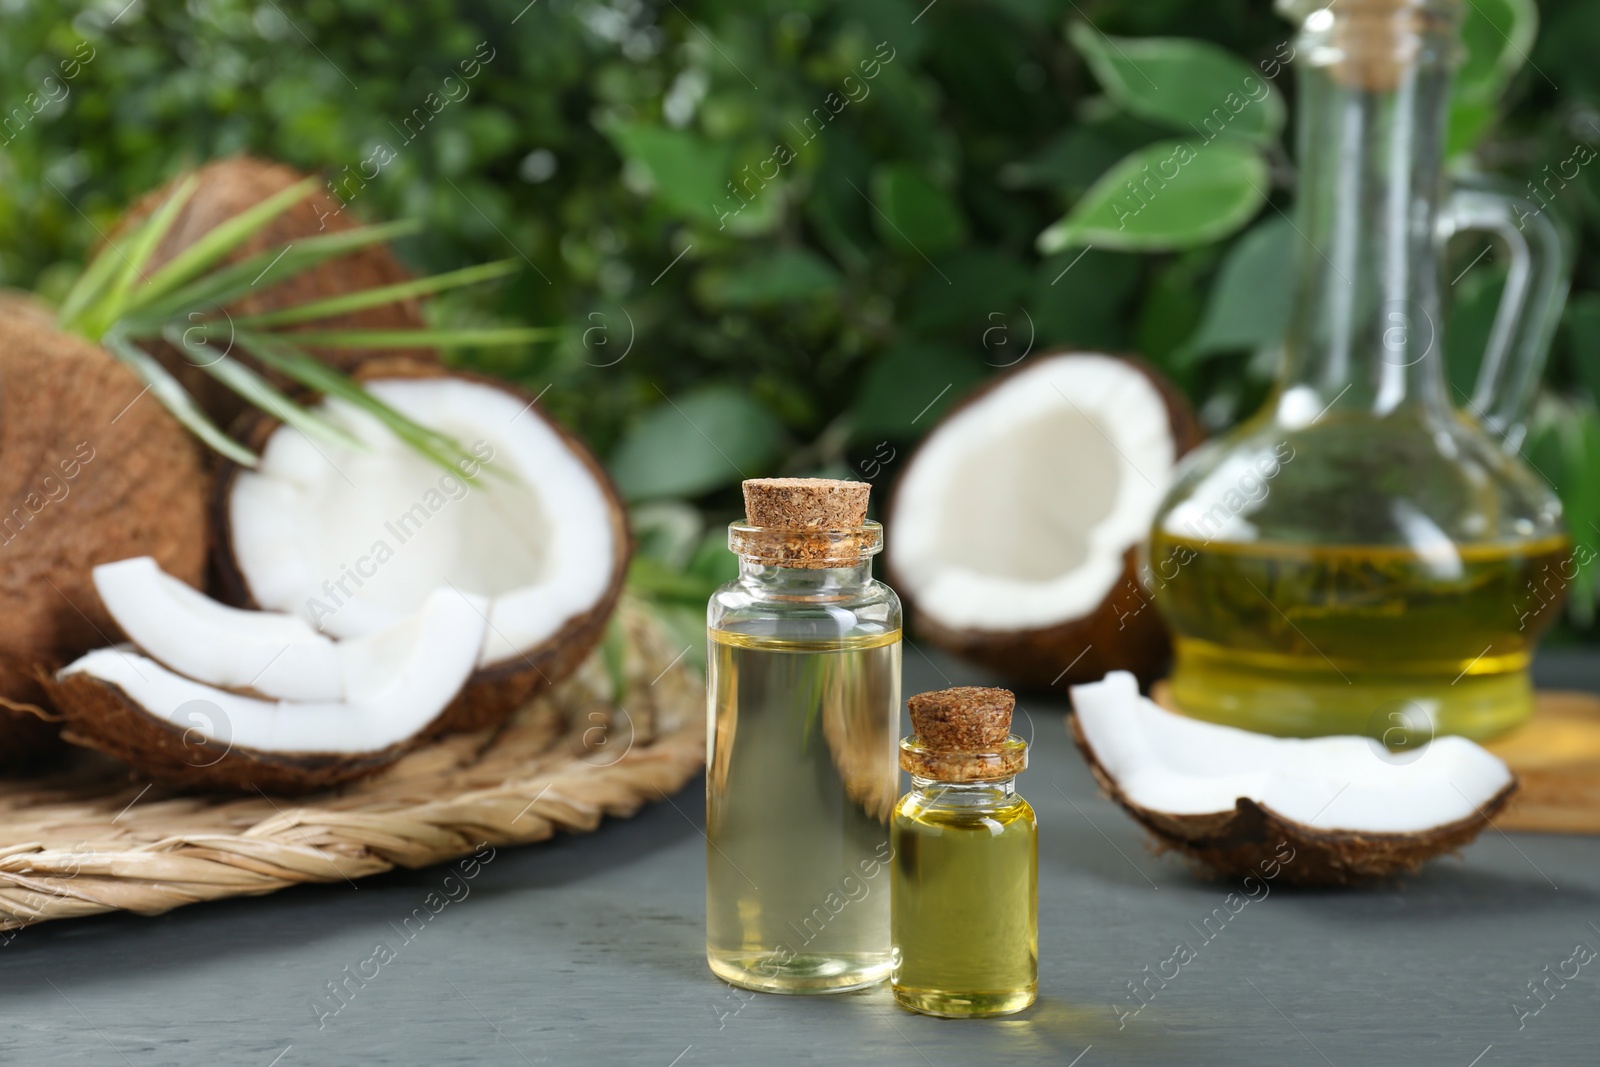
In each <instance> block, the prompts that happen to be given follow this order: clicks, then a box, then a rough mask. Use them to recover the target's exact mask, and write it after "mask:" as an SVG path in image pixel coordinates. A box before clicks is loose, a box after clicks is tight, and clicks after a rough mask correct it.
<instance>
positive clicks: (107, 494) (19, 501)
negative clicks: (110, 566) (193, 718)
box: [0, 311, 207, 765]
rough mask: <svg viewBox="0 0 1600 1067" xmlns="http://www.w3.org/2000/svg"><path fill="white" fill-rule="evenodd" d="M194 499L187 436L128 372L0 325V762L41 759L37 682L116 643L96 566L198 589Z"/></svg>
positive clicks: (56, 335)
mask: <svg viewBox="0 0 1600 1067" xmlns="http://www.w3.org/2000/svg"><path fill="white" fill-rule="evenodd" d="M205 499H206V484H205V476H204V474H203V472H202V471H201V467H200V461H199V457H198V454H197V450H196V448H195V446H194V444H193V442H192V441H191V440H190V438H189V434H188V433H187V431H185V430H184V429H183V428H182V427H181V426H180V425H179V424H178V423H177V422H176V421H175V420H174V419H173V418H172V417H171V416H170V415H168V414H167V412H166V410H165V409H164V408H162V406H161V405H160V404H159V403H158V402H157V401H156V399H155V398H154V397H152V396H148V395H146V390H145V387H144V384H143V383H142V382H141V381H139V379H138V378H137V377H136V376H135V375H134V373H133V372H132V371H130V370H129V369H127V368H126V367H124V366H123V365H122V364H120V363H118V362H117V361H116V360H114V359H112V358H111V357H110V356H109V355H108V354H106V353H105V352H104V351H102V350H101V349H99V348H98V347H96V346H94V345H92V344H90V343H89V342H87V341H85V340H83V339H82V338H79V337H76V336H73V335H70V334H65V333H61V332H59V331H57V330H55V329H54V328H53V327H52V326H50V325H49V324H48V323H46V322H44V321H42V320H41V319H40V318H39V317H38V316H36V315H33V314H29V313H27V312H26V311H24V312H22V313H20V314H18V313H4V312H0V705H3V707H4V708H5V710H4V711H0V762H4V763H9V764H13V765H15V764H17V763H19V762H21V763H22V764H24V765H26V764H28V763H31V762H33V761H36V760H38V759H40V758H42V757H43V756H44V755H45V754H46V753H47V751H48V749H49V747H50V745H51V742H52V739H53V736H54V734H55V728H54V727H53V726H50V725H47V724H46V723H44V722H43V721H42V720H41V718H40V717H39V716H40V715H42V714H43V713H44V712H43V709H44V708H45V707H47V706H48V701H47V698H46V696H45V693H44V690H43V688H42V687H41V685H40V682H39V675H40V674H41V673H43V672H49V671H52V670H54V669H56V668H57V667H60V666H62V665H63V664H65V663H67V662H69V661H70V660H72V659H75V658H76V657H78V656H80V655H82V654H83V653H84V652H87V651H89V650H90V649H92V648H99V647H101V646H104V645H107V644H110V643H112V642H114V641H116V640H117V639H118V637H119V635H120V632H119V631H118V629H117V626H116V624H115V623H114V622H113V621H112V620H111V617H110V615H109V614H108V613H107V612H106V610H105V608H104V607H103V606H102V605H101V603H100V598H99V596H98V595H97V594H96V593H95V589H94V581H93V575H92V570H93V568H94V567H95V566H96V565H97V564H100V563H110V562H113V561H115V560H120V559H126V558H128V557H130V556H143V555H149V556H154V557H155V559H156V561H157V562H158V563H160V565H161V566H162V568H163V569H165V570H166V571H167V572H168V573H169V574H172V575H175V576H177V577H179V578H182V579H183V580H185V581H187V582H190V583H194V584H198V583H199V582H200V580H201V577H202V575H203V573H204V569H205V560H206V551H207V527H206V514H205ZM19 709H24V710H19Z"/></svg>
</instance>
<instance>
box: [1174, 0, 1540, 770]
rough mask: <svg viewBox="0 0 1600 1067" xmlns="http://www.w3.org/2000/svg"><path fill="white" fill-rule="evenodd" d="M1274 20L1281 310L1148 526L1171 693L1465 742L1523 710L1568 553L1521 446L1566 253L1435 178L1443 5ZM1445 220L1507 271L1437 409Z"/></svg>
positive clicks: (1492, 199)
mask: <svg viewBox="0 0 1600 1067" xmlns="http://www.w3.org/2000/svg"><path fill="white" fill-rule="evenodd" d="M1279 7H1280V10H1282V11H1284V12H1285V13H1287V14H1289V15H1291V16H1292V17H1295V18H1296V19H1297V20H1299V22H1300V32H1299V34H1298V36H1297V38H1296V40H1295V49H1296V58H1295V64H1296V66H1297V68H1298V72H1299V81H1298V86H1299V91H1300V99H1299V125H1298V134H1299V137H1298V149H1297V154H1298V158H1299V164H1300V174H1299V188H1298V197H1297V200H1296V204H1295V213H1294V218H1293V220H1292V221H1293V223H1294V226H1295V229H1296V231H1297V232H1298V233H1299V236H1300V237H1301V238H1302V239H1303V240H1301V241H1298V242H1297V250H1296V252H1297V263H1298V265H1297V269H1296V275H1295V278H1294V296H1293V305H1292V307H1293V310H1292V316H1291V320H1290V326H1289V330H1288V334H1287V336H1286V337H1285V339H1284V354H1283V363H1282V367H1281V370H1280V372H1279V376H1278V380H1277V383H1276V385H1275V387H1274V388H1273V390H1272V392H1271V394H1270V395H1269V397H1268V399H1267V401H1266V403H1265V404H1264V406H1263V407H1262V409H1261V410H1260V411H1259V412H1257V413H1256V414H1255V415H1254V416H1253V417H1251V418H1250V419H1249V420H1247V421H1246V422H1244V423H1243V424H1241V425H1240V426H1238V427H1236V428H1235V429H1233V430H1232V431H1231V432H1229V433H1227V434H1226V435H1224V436H1222V437H1219V438H1217V439H1216V440H1213V441H1211V442H1209V443H1208V444H1206V445H1205V446H1203V447H1202V448H1201V449H1199V450H1197V451H1196V452H1194V453H1192V454H1191V455H1190V456H1189V457H1188V458H1187V460H1186V462H1185V464H1184V466H1183V467H1182V468H1181V469H1180V470H1179V471H1178V473H1177V476H1176V480H1175V484H1174V486H1173V488H1172V490H1171V492H1170V493H1169V494H1168V496H1167V498H1166V500H1165V502H1164V503H1163V505H1162V507H1161V510H1160V512H1159V513H1158V515H1157V517H1156V520H1155V524H1154V529H1153V531H1152V535H1151V539H1150V544H1149V548H1148V552H1149V554H1150V561H1149V562H1150V564H1151V569H1150V570H1148V571H1146V572H1145V573H1146V574H1147V575H1160V576H1161V578H1160V580H1159V581H1157V582H1155V583H1154V584H1155V586H1156V587H1155V588H1153V589H1152V591H1151V592H1152V596H1153V598H1154V600H1155V602H1156V604H1157V606H1158V608H1159V610H1160V611H1161V614H1162V616H1163V617H1164V618H1165V619H1166V621H1167V623H1168V625H1169V626H1170V627H1171V628H1172V630H1173V633H1174V638H1175V642H1174V643H1175V655H1176V660H1175V664H1174V671H1173V676H1172V680H1171V697H1172V699H1173V700H1174V702H1175V703H1176V704H1178V706H1180V707H1181V708H1182V709H1183V710H1184V711H1185V712H1187V713H1189V714H1192V715H1195V716H1197V717H1200V718H1203V719H1209V720H1211V721H1215V722H1223V723H1228V724H1231V725H1236V726H1242V727H1245V728H1247V729H1252V730H1259V731H1264V732H1269V733H1276V734H1281V735H1290V736H1312V735H1319V734H1333V733H1364V734H1368V735H1371V736H1376V737H1381V738H1383V739H1384V740H1385V741H1386V742H1388V743H1390V744H1396V743H1405V742H1408V741H1413V740H1415V739H1417V738H1418V737H1422V738H1426V737H1431V736H1433V735H1434V734H1436V733H1456V734H1464V735H1466V736H1468V737H1474V738H1481V737H1488V736H1491V735H1493V734H1495V733H1498V732H1500V731H1502V730H1504V729H1506V728H1508V727H1510V726H1512V725H1515V724H1516V723H1518V722H1520V721H1522V720H1523V719H1524V718H1526V716H1527V715H1528V714H1529V713H1530V712H1531V710H1532V689H1531V685H1530V682H1529V677H1528V669H1527V668H1528V663H1529V659H1530V657H1531V655H1532V651H1533V646H1534V644H1535V642H1536V640H1537V637H1538V635H1539V634H1540V633H1541V632H1542V631H1543V629H1544V628H1545V627H1547V626H1548V625H1549V623H1550V622H1551V621H1552V618H1553V614H1554V607H1555V604H1556V601H1557V598H1550V600H1549V602H1548V605H1547V606H1546V601H1545V600H1543V599H1534V598H1532V597H1531V596H1530V589H1532V588H1533V585H1532V583H1533V582H1535V581H1536V580H1542V579H1543V578H1544V577H1545V576H1546V575H1547V573H1548V571H1549V569H1550V568H1555V567H1559V565H1560V563H1561V561H1562V560H1563V559H1564V558H1565V556H1566V555H1567V553H1568V552H1569V543H1568V540H1567V537H1566V534H1565V532H1564V530H1563V527H1562V522H1561V504H1560V502H1559V500H1558V499H1557V498H1556V496H1555V494H1554V493H1553V492H1552V491H1551V490H1550V488H1549V487H1548V486H1547V485H1546V484H1545V483H1544V482H1543V481H1542V480H1541V479H1540V478H1539V476H1538V475H1536V474H1535V473H1534V472H1533V471H1531V470H1530V469H1529V467H1528V466H1527V464H1526V463H1525V462H1524V461H1523V460H1522V459H1521V458H1520V456H1519V454H1518V448H1519V446H1520V444H1521V441H1522V435H1523V428H1522V426H1521V424H1520V418H1521V412H1522V410H1523V408H1524V405H1525V403H1526V401H1527V399H1528V397H1529V395H1530V394H1531V392H1532V391H1533V390H1534V388H1535V387H1536V386H1537V383H1538V381H1539V374H1540V369H1541V366H1542V363H1543V358H1544V353H1545V350H1546V348H1547V347H1548V343H1549V338H1550V334H1551V331H1552V330H1553V329H1554V326H1555V323H1556V318H1557V316H1558V315H1559V312H1560V309H1561V305H1562V302H1563V300H1564V299H1565V295H1566V275H1567V271H1568V263H1567V258H1568V257H1567V249H1566V244H1565V239H1564V236H1563V233H1562V231H1561V229H1560V227H1559V226H1558V225H1557V224H1556V223H1555V222H1554V221H1553V220H1552V219H1551V218H1550V216H1549V215H1548V214H1546V213H1543V212H1541V211H1540V209H1539V206H1538V205H1536V204H1533V203H1531V202H1525V201H1520V200H1518V199H1516V198H1514V197H1507V196H1504V195H1501V194H1499V193H1496V192H1493V191H1490V190H1487V189H1484V188H1468V187H1457V188H1450V187H1448V186H1447V185H1446V181H1445V177H1444V174H1443V167H1442V164H1443V150H1444V134H1445V122H1446V118H1447V112H1448V107H1449V87H1450V75H1451V69H1452V67H1453V66H1454V63H1455V60H1456V58H1457V54H1458V50H1459V45H1458V43H1457V39H1456V38H1457V21H1458V18H1459V14H1460V7H1459V4H1458V3H1457V2H1456V0H1337V2H1335V3H1332V4H1328V5H1325V4H1313V3H1307V2H1304V0H1301V2H1285V0H1279ZM1465 230H1482V231H1487V232H1489V233H1492V234H1495V235H1497V236H1498V237H1500V238H1501V239H1502V241H1503V242H1504V244H1505V246H1506V248H1507V249H1508V251H1509V255H1510V268H1509V274H1508V280H1507V283H1506V288H1505V293H1504V296H1503V297H1502V301H1501V306H1500V310H1499V314H1498V317H1497V318H1496V320H1495V323H1494V327H1493V330H1492V332H1491V336H1490V340H1489V343H1488V348H1487V351H1486V352H1485V354H1484V359H1483V363H1482V371H1481V374H1480V379H1479V381H1478V384H1477V387H1476V389H1475V392H1474V393H1473V395H1471V396H1466V395H1455V396H1452V395H1451V392H1450V390H1449V387H1448V386H1447V384H1446V376H1445V373H1444V360H1443V352H1444V350H1443V343H1444V340H1445V339H1444V338H1443V336H1442V334H1441V330H1442V326H1443V316H1442V315H1441V313H1440V290H1441V284H1440V274H1439V261H1440V258H1441V252H1442V250H1443V246H1444V243H1445V241H1446V240H1447V239H1448V238H1449V237H1450V236H1451V235H1452V234H1454V233H1457V232H1462V231H1465ZM1169 575H1170V577H1168V576H1169ZM1530 604H1532V605H1535V606H1539V608H1540V610H1537V611H1533V610H1530Z"/></svg>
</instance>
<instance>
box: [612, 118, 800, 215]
mask: <svg viewBox="0 0 1600 1067" xmlns="http://www.w3.org/2000/svg"><path fill="white" fill-rule="evenodd" d="M605 133H606V136H608V137H610V138H611V142H612V144H614V145H615V146H616V148H617V151H618V152H620V153H622V155H623V156H625V157H626V158H627V159H629V160H631V161H632V162H634V163H635V164H637V165H639V166H642V167H643V168H644V169H645V170H646V171H648V172H649V175H650V177H651V179H652V180H653V181H654V183H655V186H656V190H657V192H658V193H659V194H660V197H661V199H662V200H663V201H664V202H665V203H666V204H667V205H668V206H669V207H672V208H675V209H676V210H677V211H678V212H680V213H682V214H685V215H690V216H692V217H694V218H697V219H700V220H702V221H706V222H716V221H717V220H718V218H719V217H720V216H721V215H722V214H723V213H728V212H734V211H738V210H739V209H740V207H741V206H742V204H743V201H741V200H739V199H737V198H736V197H735V194H734V193H732V192H730V191H729V189H728V184H729V183H730V182H731V181H733V178H734V175H733V148H732V146H731V145H730V144H728V143H727V142H725V141H716V142H712V141H707V140H705V139H704V138H702V137H699V136H697V135H696V134H693V133H690V132H689V131H688V130H674V129H669V128H667V127H665V126H650V125H646V124H644V123H632V124H629V123H620V122H618V123H611V124H609V125H607V126H606V128H605ZM775 192H776V191H773V195H775ZM758 195H759V194H758Z"/></svg>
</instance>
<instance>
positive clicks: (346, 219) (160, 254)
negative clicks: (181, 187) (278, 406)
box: [113, 156, 433, 426]
mask: <svg viewBox="0 0 1600 1067" xmlns="http://www.w3.org/2000/svg"><path fill="white" fill-rule="evenodd" d="M195 177H196V178H197V179H198V185H197V186H196V188H195V191H194V194H193V195H192V196H191V197H190V198H189V201H188V202H187V203H186V204H184V206H183V208H182V209H181V210H180V211H179V212H178V215H177V217H176V218H175V219H174V220H173V224H172V227H171V229H170V230H169V231H168V232H167V234H166V236H165V237H164V238H163V239H162V241H161V243H160V245H159V246H158V247H157V248H156V251H155V254H154V255H153V256H152V257H151V262H150V266H148V267H146V269H145V271H146V273H147V274H148V273H150V272H151V271H152V270H154V269H156V268H159V267H160V266H162V265H163V264H165V263H167V262H168V261H169V260H171V259H172V258H173V257H175V256H176V255H177V254H178V253H180V252H182V251H183V250H184V249H186V248H188V247H189V246H190V245H192V244H194V243H195V242H196V241H198V240H199V239H200V238H201V237H203V236H205V235H206V234H207V233H210V232H211V231H212V230H213V229H215V228H216V226H217V225H218V224H219V223H222V222H225V221H227V220H228V219H230V218H232V217H234V216H235V215H238V214H239V213H240V212H242V211H244V210H246V209H248V208H251V207H254V206H255V205H256V204H258V203H260V202H261V201H263V200H265V199H267V198H268V197H270V196H272V195H274V194H275V193H279V192H282V191H283V190H284V189H287V188H289V187H290V186H292V185H294V184H295V183H297V182H300V181H302V180H304V179H305V177H306V175H304V174H302V173H301V172H299V171H297V170H295V169H294V168H292V167H287V166H284V165H282V164H280V163H272V162H268V161H266V160H262V159H255V158H253V157H251V156H234V157H231V158H229V159H222V160H217V161H216V162H213V163H208V164H206V165H205V166H204V167H201V168H200V170H199V171H197V172H196V173H195ZM176 186H177V180H174V181H173V182H170V183H168V184H167V185H166V186H163V187H162V188H160V189H157V190H155V191H154V192H151V193H148V194H146V195H145V196H144V197H142V198H141V199H140V200H138V201H137V202H136V203H135V204H134V205H133V207H131V208H130V209H129V210H128V213H127V216H126V217H125V218H124V219H123V221H122V223H121V224H120V225H119V227H118V230H117V231H116V232H115V233H114V234H113V236H115V235H116V233H121V232H125V231H126V230H127V229H128V228H129V227H131V226H133V225H134V224H136V223H137V222H139V221H141V220H143V219H144V218H146V217H148V216H149V215H150V214H151V213H153V212H154V211H155V210H156V209H157V208H158V207H160V206H161V204H162V203H163V202H164V201H165V200H166V199H167V198H168V197H169V196H170V195H171V194H172V191H173V190H174V189H175V188H176ZM359 225H361V220H360V219H359V218H357V217H356V216H355V213H354V210H353V209H351V208H349V207H347V206H346V205H345V204H342V203H341V202H340V201H339V200H338V199H336V198H335V197H334V196H332V195H330V194H328V193H327V192H324V191H323V190H321V189H319V190H316V191H314V192H313V193H312V194H311V195H310V196H309V197H307V198H306V199H305V200H302V201H301V202H300V203H298V204H296V205H294V206H293V207H291V208H289V209H288V210H287V211H285V212H284V213H283V214H281V215H279V216H278V217H277V218H276V219H274V220H273V221H272V222H271V223H269V224H268V225H267V226H266V227H265V228H264V229H262V230H261V231H260V232H258V233H256V234H255V235H254V236H252V237H251V238H250V239H249V240H248V241H246V242H244V244H242V245H241V246H240V247H239V248H237V249H235V250H234V251H233V253H231V254H230V255H229V256H228V259H227V262H229V263H233V262H237V261H239V260H241V259H245V258H247V257H249V256H252V255H255V254H256V253H258V252H264V251H267V250H269V249H273V248H278V247H281V246H282V245H285V244H289V243H290V242H292V241H294V240H296V239H298V238H303V237H315V236H320V235H324V234H334V233H343V232H345V231H347V230H352V229H355V228H356V227H357V226H359ZM410 278H411V273H410V272H409V271H407V270H406V269H405V268H404V267H403V266H401V265H400V262H399V260H397V259H395V257H394V254H393V253H391V252H390V251H389V249H388V247H387V246H386V245H372V246H369V247H367V248H362V249H359V250H357V251H354V252H351V253H350V254H349V255H345V256H340V257H339V258H337V259H334V260H330V261H329V262H326V263H323V264H320V265H319V266H317V267H314V268H312V269H310V270H307V271H303V272H300V273H298V274H295V275H293V276H291V277H288V278H286V279H284V280H283V281H281V282H278V283H276V284H264V285H263V286H262V287H261V292H260V293H259V294H253V295H250V296H246V297H244V298H242V299H240V300H238V301H236V302H235V303H233V304H230V305H229V306H228V307H227V309H226V311H227V313H228V314H229V315H232V316H235V317H238V316H244V315H256V314H260V313H262V312H266V311H276V310H279V309H281V308H286V307H293V306H296V305H299V304H307V303H310V302H312V301H314V300H325V299H327V298H329V297H334V296H340V295H343V294H345V293H352V292H356V291H358V290H362V289H372V288H376V287H378V286H383V285H394V284H396V283H398V282H404V281H409V280H410ZM425 325H426V321H425V320H424V319H423V316H422V309H421V305H420V304H419V303H418V302H417V301H416V300H402V301H397V302H395V303H392V304H384V305H381V306H379V307H374V308H366V309H363V310H360V311H352V312H347V313H345V314H343V315H335V316H332V317H330V318H326V319H321V320H318V321H316V322H310V323H305V324H303V325H300V326H296V327H289V328H287V329H286V330H285V331H284V332H286V333H287V332H292V331H293V330H408V329H420V328H422V327H423V326H425ZM151 351H152V354H154V355H156V356H158V358H160V359H161V361H162V363H163V364H164V365H165V366H166V367H167V369H168V370H170V371H172V373H173V374H174V375H175V376H176V377H177V378H178V380H179V381H180V382H182V383H183V385H184V387H185V388H187V389H188V390H189V393H190V395H191V396H193V397H194V398H195V400H196V402H197V403H198V404H199V405H200V406H201V408H203V409H204V410H205V411H206V413H207V414H209V415H210V416H211V417H212V419H213V420H214V421H216V423H217V424H218V425H219V426H227V425H229V424H230V423H231V422H233V421H234V419H235V418H237V417H238V416H239V415H240V414H241V413H242V412H244V411H246V410H249V405H248V404H246V403H245V401H244V400H242V399H241V398H240V397H239V396H238V395H237V394H235V393H234V392H233V391H232V390H230V389H228V388H227V387H226V386H224V385H223V384H222V383H220V382H218V381H217V380H216V379H215V378H213V377H211V375H209V374H207V373H206V372H205V371H204V370H202V369H201V368H200V367H197V366H195V365H194V362H193V360H192V358H186V357H185V356H184V354H183V353H180V352H179V351H178V350H177V349H176V348H173V347H172V346H171V345H168V344H166V343H164V342H163V343H160V344H153V345H152V346H151ZM310 351H312V352H313V353H315V354H316V355H317V357H318V358H320V359H321V360H322V361H323V362H325V363H327V364H328V365H330V366H332V367H335V368H337V369H339V370H341V371H344V372H345V373H350V372H352V371H354V369H355V368H356V367H358V366H360V365H361V364H362V363H364V362H366V361H367V360H369V359H374V358H383V357H390V356H394V355H397V354H401V353H400V352H399V351H398V350H393V349H390V350H379V349H310ZM403 354H404V355H406V356H407V357H408V358H412V359H431V358H433V350H431V349H407V350H405V351H404V353H403ZM252 366H253V367H254V368H255V369H256V370H257V371H259V372H260V373H261V374H262V375H264V376H265V377H266V378H267V380H268V381H270V382H271V383H272V384H274V385H275V386H277V387H278V388H280V389H284V390H287V391H290V392H293V391H295V390H296V389H297V388H298V387H297V386H295V385H293V384H292V383H291V382H290V381H289V380H288V379H287V378H285V377H284V376H283V375H281V374H280V373H278V372H277V371H275V370H272V369H271V368H269V367H264V366H261V365H259V364H255V363H254V362H253V361H252Z"/></svg>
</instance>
